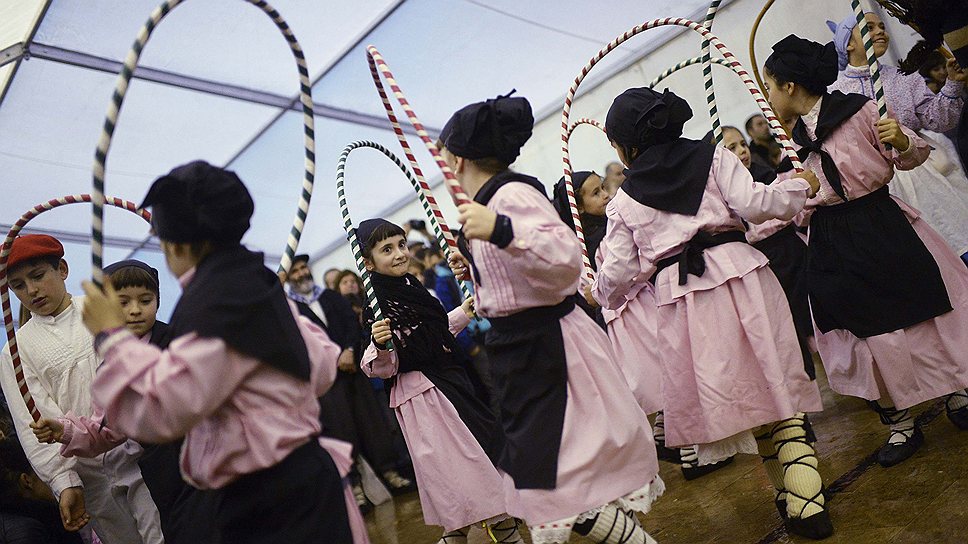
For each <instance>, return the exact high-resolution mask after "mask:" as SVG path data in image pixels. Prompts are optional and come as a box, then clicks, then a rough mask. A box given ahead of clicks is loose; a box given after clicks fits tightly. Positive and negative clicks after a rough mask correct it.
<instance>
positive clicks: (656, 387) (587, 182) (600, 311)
mask: <svg viewBox="0 0 968 544" xmlns="http://www.w3.org/2000/svg"><path fill="white" fill-rule="evenodd" d="M571 177H572V183H573V185H574V187H576V191H575V200H576V201H577V204H578V212H579V214H581V215H580V217H581V224H582V229H583V232H584V234H585V246H586V248H587V249H588V257H589V259H591V262H592V268H594V269H595V270H598V264H599V263H600V262H602V261H603V260H604V255H603V254H602V253H600V252H599V251H598V249H599V246H600V244H601V243H602V239H603V238H604V237H605V226H606V223H607V219H606V217H605V208H606V206H607V205H608V203H609V202H610V201H611V200H612V195H611V194H609V193H608V191H603V190H602V189H604V184H603V182H602V180H601V178H600V177H599V176H598V175H597V174H595V173H594V172H587V171H581V172H575V173H573V174H572V176H571ZM623 179H624V176H623ZM619 187H621V185H619ZM554 205H555V209H556V210H557V211H558V215H559V217H561V220H562V221H564V222H565V224H566V225H568V226H569V227H571V228H572V230H574V228H575V225H574V219H573V218H572V215H571V208H570V206H569V204H568V195H567V193H566V189H565V178H561V179H559V180H558V183H557V184H555V189H554ZM635 291H636V292H635V294H638V291H645V292H644V293H643V294H642V297H641V299H640V301H639V302H636V303H632V304H623V305H622V306H621V307H620V308H618V309H617V310H608V309H604V308H601V307H598V306H597V305H591V304H589V303H588V302H587V301H586V300H585V299H584V297H581V298H579V299H578V304H579V306H581V307H582V309H584V310H585V311H586V312H587V313H589V315H590V316H591V317H592V318H593V319H596V321H599V322H600V324H601V323H604V324H605V330H606V332H608V338H609V340H610V342H611V345H612V350H613V351H614V353H615V356H616V359H615V360H616V361H617V362H618V364H619V365H618V366H619V369H621V371H622V374H623V375H624V376H625V381H626V382H628V384H629V387H630V388H631V389H632V394H633V395H634V396H635V400H636V401H637V402H638V403H639V406H640V407H641V408H642V411H643V412H645V413H646V414H653V413H655V414H656V419H655V427H654V428H653V430H654V437H655V442H656V444H655V446H656V452H657V453H658V456H659V459H664V460H666V461H670V462H674V463H682V457H683V455H682V454H680V450H678V449H670V448H667V447H666V445H665V425H664V419H663V415H662V412H661V411H660V410H661V409H662V387H661V385H662V381H661V380H662V372H661V370H660V369H659V352H658V349H657V348H658V343H659V340H658V338H657V334H658V331H657V330H656V322H655V310H654V308H655V304H653V302H654V300H650V299H649V297H651V294H652V284H650V283H649V282H648V281H643V282H642V283H641V285H639V287H638V289H636V290H635ZM628 300H629V302H632V301H633V300H635V297H634V296H630V297H629V299H628ZM683 453H684V454H685V457H686V458H687V460H691V455H693V454H694V453H695V452H694V450H692V449H690V450H689V451H685V452H683ZM700 470H702V471H703V473H708V472H707V471H709V468H708V467H704V468H703V469H700V468H699V466H698V464H694V463H688V462H687V464H684V465H682V471H683V475H684V476H685V477H686V479H687V480H693V479H695V478H698V477H699V476H701V475H702V474H699V471H700Z"/></svg>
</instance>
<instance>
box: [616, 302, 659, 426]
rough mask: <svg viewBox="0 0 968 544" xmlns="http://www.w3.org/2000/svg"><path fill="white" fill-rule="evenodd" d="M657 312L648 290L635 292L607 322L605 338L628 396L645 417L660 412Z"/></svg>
mask: <svg viewBox="0 0 968 544" xmlns="http://www.w3.org/2000/svg"><path fill="white" fill-rule="evenodd" d="M657 314H658V310H657V309H656V307H655V295H654V294H653V293H652V289H651V288H650V287H648V286H647V287H645V288H643V289H642V290H641V291H639V292H638V293H637V294H636V295H635V296H634V297H632V300H630V301H629V302H627V303H626V304H625V307H624V308H623V309H621V310H619V312H617V315H616V317H615V318H614V319H613V320H612V321H609V322H608V338H609V340H611V343H612V351H614V352H615V362H616V363H618V367H619V369H620V370H621V371H622V375H623V376H625V381H626V382H628V384H629V388H630V389H631V390H632V395H633V396H635V400H636V402H638V403H639V406H640V407H641V408H642V411H643V412H645V413H646V414H651V413H654V412H658V411H659V410H661V409H662V368H661V359H660V357H659V339H658V329H657V327H658V324H657V322H656V319H657Z"/></svg>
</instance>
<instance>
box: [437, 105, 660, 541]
mask: <svg viewBox="0 0 968 544" xmlns="http://www.w3.org/2000/svg"><path fill="white" fill-rule="evenodd" d="M533 123H534V118H533V117H532V115H531V106H530V104H529V103H528V101H527V100H526V99H524V98H509V97H507V96H502V97H498V98H496V99H492V100H487V101H486V102H478V103H476V104H471V105H469V106H466V107H464V108H462V109H460V110H459V111H458V112H457V113H455V114H454V115H453V116H452V117H451V118H450V120H449V121H448V122H447V124H446V125H445V127H444V130H443V132H442V133H441V137H440V141H439V142H438V147H440V148H441V152H442V154H443V156H444V159H445V160H446V161H447V164H448V165H449V166H450V168H451V170H453V172H454V174H455V175H456V176H457V179H458V180H459V181H460V183H461V185H462V186H463V188H464V190H465V191H467V193H468V195H470V196H472V197H473V199H474V202H473V203H470V204H464V205H462V206H460V207H459V210H460V222H461V223H462V224H463V226H464V227H463V237H464V238H465V239H466V240H467V246H466V247H467V248H468V249H469V252H468V255H469V256H470V259H471V261H470V264H471V265H472V267H471V269H472V270H473V277H474V283H475V297H476V298H475V300H476V306H477V310H478V313H479V314H481V315H483V316H485V317H487V318H488V319H490V321H491V325H492V328H491V330H490V331H489V332H488V336H487V344H486V346H487V349H488V356H489V357H490V361H491V372H492V374H493V380H494V383H495V389H496V393H497V396H498V398H499V399H500V407H501V410H500V422H501V425H502V427H503V430H504V435H505V439H506V443H505V445H504V448H503V450H502V451H501V453H500V457H499V458H498V461H497V467H498V468H499V469H501V470H502V471H503V472H504V473H505V485H504V489H505V497H506V499H507V508H508V513H509V514H511V515H513V516H515V517H519V518H523V519H524V520H525V521H526V522H527V523H528V526H529V529H530V532H531V535H532V541H533V542H535V543H549V542H566V541H567V540H568V538H569V534H570V532H571V531H572V530H575V531H576V532H578V533H580V534H583V535H588V536H589V537H591V539H592V540H593V541H594V542H607V543H618V542H622V543H635V544H642V543H643V542H654V541H653V539H652V538H651V537H649V536H648V534H646V532H645V531H644V530H643V529H642V528H641V527H639V526H638V525H637V523H636V522H635V518H634V515H633V514H631V513H629V515H628V516H627V515H626V514H625V513H624V512H623V510H625V509H627V510H635V511H639V512H643V513H645V512H647V511H648V510H649V509H650V507H651V504H652V501H653V500H654V499H655V498H656V497H658V496H659V495H661V494H662V491H663V489H664V484H663V483H662V480H661V479H660V478H659V477H658V462H657V461H656V458H655V444H654V442H653V441H652V432H651V430H650V429H649V424H648V420H647V419H646V418H645V417H644V414H643V413H642V410H641V408H639V406H638V405H637V404H636V402H635V398H634V397H633V396H632V393H631V391H630V390H629V386H628V384H627V383H626V382H625V380H624V378H623V377H622V374H621V372H620V371H619V370H618V368H616V365H615V363H614V360H615V357H614V354H613V353H612V350H611V347H610V345H609V342H608V337H607V336H606V335H605V333H604V332H602V331H601V329H599V328H598V327H596V326H595V324H594V322H593V321H592V320H591V319H590V318H589V317H588V316H587V315H586V314H585V312H583V311H581V310H577V311H576V309H575V302H574V295H575V293H576V292H577V290H578V282H579V276H580V271H581V270H580V269H581V252H580V248H579V245H578V239H577V238H576V237H575V234H574V232H573V231H572V230H570V229H569V228H568V226H567V225H565V224H564V223H562V221H561V219H560V218H559V217H558V215H557V214H556V213H555V210H554V207H553V206H552V205H551V203H550V202H549V201H548V198H547V196H545V193H544V186H543V185H542V184H541V182H539V181H538V180H537V179H535V178H533V177H530V176H526V175H523V174H518V173H516V172H513V171H511V170H510V169H508V166H509V165H510V164H511V163H512V162H513V161H514V159H515V158H516V157H517V156H518V154H519V152H520V149H521V146H522V145H524V142H525V141H527V140H528V138H529V137H530V136H531V130H532V125H533ZM452 264H453V267H454V269H455V270H454V271H455V273H457V275H458V277H467V273H468V271H469V269H468V262H467V260H466V258H463V257H460V256H456V255H455V256H454V257H453V258H452Z"/></svg>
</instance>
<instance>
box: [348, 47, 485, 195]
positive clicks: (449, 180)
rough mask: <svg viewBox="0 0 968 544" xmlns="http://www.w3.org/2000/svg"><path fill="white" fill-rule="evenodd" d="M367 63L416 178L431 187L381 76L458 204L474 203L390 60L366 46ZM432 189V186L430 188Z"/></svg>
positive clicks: (375, 49)
mask: <svg viewBox="0 0 968 544" xmlns="http://www.w3.org/2000/svg"><path fill="white" fill-rule="evenodd" d="M366 60H367V62H368V63H369V64H370V75H371V76H373V84H374V85H376V90H377V92H378V93H380V99H381V100H382V101H383V107H384V109H386V114H387V119H389V120H390V125H391V126H392V127H393V132H394V134H396V135H397V140H399V141H400V146H401V147H403V152H404V154H405V155H406V156H407V160H408V161H410V166H411V168H413V173H414V175H416V176H417V179H418V180H420V182H421V184H423V185H427V182H426V180H425V179H424V175H423V172H422V171H421V170H420V165H419V164H417V158H416V157H415V156H414V154H413V150H412V149H410V144H409V143H407V137H406V135H405V134H404V133H403V129H401V128H400V123H399V122H398V121H397V116H396V114H394V113H393V105H392V104H391V103H390V98H389V96H388V95H387V92H386V88H385V87H384V85H383V81H382V80H381V78H380V76H381V75H382V76H383V78H385V79H386V80H387V84H389V85H390V90H391V91H392V92H393V96H394V97H395V98H396V99H397V102H399V103H400V107H402V108H403V111H404V113H406V115H407V118H408V119H409V120H410V124H411V125H413V128H414V130H416V131H417V136H419V137H420V139H421V140H423V143H424V145H426V146H427V151H429V152H430V154H431V155H432V156H433V157H434V161H435V162H436V163H437V166H438V167H439V168H440V171H441V172H442V173H443V174H444V182H445V183H446V184H447V189H448V191H450V196H451V198H453V199H454V204H455V205H457V206H460V205H461V204H468V203H470V202H471V199H470V197H468V196H467V194H465V193H464V189H463V188H462V187H461V186H460V183H459V182H458V181H457V177H456V176H454V173H453V172H451V171H450V168H449V167H448V166H447V162H445V161H444V158H443V157H442V156H441V155H440V150H438V149H437V144H436V142H434V141H433V140H431V139H430V135H429V134H427V130H426V129H425V128H424V126H423V123H421V122H420V119H418V118H417V114H416V113H414V111H413V108H412V107H410V102H408V101H407V97H406V96H404V94H403V91H402V90H400V86H399V85H398V84H397V80H396V79H394V77H393V73H392V72H390V67H389V66H387V63H386V61H385V60H384V59H383V55H381V54H380V52H379V51H378V50H377V48H376V47H374V46H372V45H368V46H367V47H366ZM427 187H429V185H427ZM431 202H432V203H433V206H435V207H436V204H437V203H436V201H433V200H432V201H431ZM434 212H435V213H437V214H439V210H438V209H436V208H434Z"/></svg>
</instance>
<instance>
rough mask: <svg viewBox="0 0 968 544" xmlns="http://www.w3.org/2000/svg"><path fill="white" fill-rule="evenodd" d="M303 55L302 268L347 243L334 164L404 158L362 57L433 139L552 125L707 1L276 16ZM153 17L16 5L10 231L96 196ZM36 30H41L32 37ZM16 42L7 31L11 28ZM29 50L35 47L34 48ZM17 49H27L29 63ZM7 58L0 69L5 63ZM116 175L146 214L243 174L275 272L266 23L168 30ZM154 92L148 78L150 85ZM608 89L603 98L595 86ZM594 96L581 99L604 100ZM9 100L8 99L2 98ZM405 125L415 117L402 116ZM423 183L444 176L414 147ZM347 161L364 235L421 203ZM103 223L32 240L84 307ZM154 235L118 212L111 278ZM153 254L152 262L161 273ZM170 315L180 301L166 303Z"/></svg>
mask: <svg viewBox="0 0 968 544" xmlns="http://www.w3.org/2000/svg"><path fill="white" fill-rule="evenodd" d="M272 3H273V5H274V6H275V7H276V8H277V9H278V11H279V12H280V13H281V14H282V15H283V16H284V17H285V18H286V20H287V21H288V23H289V24H290V26H291V27H292V29H293V31H294V33H295V35H296V36H297V38H298V39H299V40H300V43H301V44H302V47H303V49H304V51H305V53H306V58H307V62H308V65H309V69H310V75H311V77H312V79H313V81H314V87H313V94H314V96H313V98H314V101H315V102H316V104H317V108H316V112H317V115H316V146H317V154H316V157H317V175H316V187H315V192H314V198H313V201H312V206H311V210H310V214H309V220H308V223H307V226H306V230H305V232H304V236H303V240H302V243H301V246H300V251H302V252H306V253H310V254H319V253H320V252H322V251H323V250H325V249H326V248H328V247H332V245H333V244H334V243H339V242H340V241H341V240H343V232H342V228H341V222H340V220H339V215H338V210H337V206H336V199H335V190H334V173H335V166H336V161H337V158H338V156H339V153H340V151H341V150H342V148H343V147H344V146H345V145H346V144H347V143H349V142H350V141H353V140H359V139H372V140H375V141H377V142H380V143H382V144H384V145H387V146H388V147H389V148H390V149H393V150H395V151H396V150H399V145H398V144H397V143H396V140H395V138H394V136H393V134H392V132H390V131H389V130H388V128H389V127H388V125H387V123H386V121H385V119H384V118H383V111H382V105H381V103H380V100H379V97H378V95H377V94H376V92H375V89H374V87H373V83H372V81H371V79H370V74H369V68H368V66H367V63H366V59H365V55H364V47H365V45H367V44H371V43H372V44H374V45H376V46H377V47H378V48H379V49H380V50H381V52H382V53H383V55H384V56H385V58H386V59H387V62H388V64H389V65H390V67H391V68H392V70H393V71H394V75H395V76H396V77H397V81H398V82H399V83H400V85H401V86H402V87H403V89H404V90H405V92H407V94H408V97H409V99H410V101H411V103H412V104H413V107H414V109H415V110H416V111H417V113H418V114H419V115H420V116H421V119H422V121H423V122H424V123H425V124H426V125H427V126H428V128H431V129H432V128H433V127H440V126H441V125H442V124H443V123H444V122H445V121H446V120H447V118H448V116H449V115H450V113H451V112H452V111H454V110H455V109H457V108H459V107H460V106H462V105H464V104H466V103H469V102H472V101H476V100H480V99H483V98H486V97H489V96H494V95H496V94H499V93H505V92H507V91H509V90H510V89H511V88H516V89H517V90H518V93H519V94H520V95H523V96H526V97H528V98H529V99H530V100H531V101H532V104H533V105H534V108H535V110H536V112H537V113H538V115H539V117H540V116H541V115H543V114H546V113H551V112H553V111H557V110H558V108H559V107H560V104H561V99H562V97H563V95H564V92H565V91H566V90H567V87H568V85H569V83H570V81H571V79H572V78H573V77H574V75H575V74H576V73H577V71H578V70H579V69H580V68H581V66H582V65H583V64H584V63H585V62H586V61H587V59H588V58H590V57H591V56H592V55H593V54H594V53H595V52H596V51H597V50H598V49H599V48H600V47H601V46H602V45H603V44H604V43H606V42H607V41H608V40H610V39H612V38H613V37H614V36H615V35H616V34H618V33H620V32H622V31H624V30H626V29H627V28H628V27H629V26H631V24H632V23H633V22H636V21H643V20H647V19H651V18H656V17H666V16H676V15H678V16H687V17H688V16H696V15H697V14H700V13H702V11H703V10H704V9H705V6H706V4H707V2H706V1H705V0H650V1H649V2H641V1H638V0H603V1H601V2H594V3H591V2H587V1H584V0H563V1H561V0H540V1H532V2H520V1H514V0H406V1H402V0H354V1H353V2H343V1H332V0H330V1H319V0H275V1H273V2H272ZM156 5H157V0H99V1H98V2H88V1H83V0H54V1H53V2H48V3H45V2H41V1H37V0H34V1H20V0H17V1H11V2H9V3H8V4H6V5H5V6H4V7H3V8H0V14H2V15H10V14H16V15H17V17H16V21H14V18H12V17H7V18H6V19H5V20H6V21H7V23H6V24H5V25H0V39H2V40H4V41H3V42H0V50H4V49H5V48H8V46H11V49H10V50H12V51H14V52H16V51H17V49H18V47H19V49H20V50H26V51H27V53H28V54H27V55H25V56H23V57H21V58H19V59H17V60H15V61H14V62H8V63H7V64H6V65H5V66H3V67H2V68H0V82H2V81H3V79H2V77H3V74H4V73H8V72H9V73H13V74H14V75H13V77H12V79H11V80H10V82H9V84H8V85H7V88H6V91H5V92H4V93H3V94H2V95H0V96H2V102H0V180H2V189H3V198H2V199H0V223H2V224H4V225H9V224H11V223H13V222H14V221H15V220H16V219H17V217H19V215H20V214H21V213H23V212H24V211H25V210H27V209H28V208H29V207H31V206H33V205H34V204H36V203H38V202H40V201H43V200H47V199H49V198H54V197H58V196H62V195H66V194H73V193H82V192H88V191H89V190H90V184H91V181H90V179H91V174H90V171H91V164H92V159H93V155H94V146H95V143H96V139H97V137H98V135H99V132H100V127H101V124H102V122H103V117H104V113H105V111H106V108H107V104H108V100H109V98H110V96H111V92H112V90H113V88H114V84H115V80H116V72H117V70H118V69H119V68H120V61H121V60H123V58H124V56H125V55H126V54H127V51H128V48H129V47H130V45H131V43H132V42H133V40H134V37H135V36H136V34H137V32H138V30H139V29H140V28H141V25H142V24H143V23H144V21H145V20H146V19H147V17H148V15H149V14H150V12H151V11H152V9H154V8H155V7H156ZM35 22H36V25H34V24H33V23H35ZM8 27H9V28H8ZM670 32H675V31H674V30H672V31H669V32H666V31H655V32H650V33H648V35H647V36H644V37H642V38H641V39H637V40H635V41H634V43H630V44H629V46H627V47H625V48H623V49H622V50H620V51H617V52H616V53H615V54H613V55H609V56H608V57H607V58H606V60H605V61H603V62H602V63H601V64H600V67H599V68H597V69H596V76H595V79H596V80H599V81H600V80H604V79H606V78H607V77H608V76H609V75H611V74H614V73H615V72H616V71H617V70H620V69H622V68H624V67H625V66H628V65H629V64H631V63H632V62H633V61H634V60H636V59H638V58H641V57H642V55H644V54H645V53H646V52H648V51H650V50H652V49H654V48H655V47H656V46H657V44H659V43H661V42H662V41H664V40H666V39H668V38H669V36H670ZM31 36H32V39H31ZM18 43H19V44H20V45H19V46H18ZM2 59H3V57H2V56H0V62H4V61H3V60H2ZM140 67H141V68H142V69H145V70H143V71H142V72H140V73H138V74H136V80H135V81H134V82H133V84H132V85H131V88H130V90H129V92H128V94H127V98H126V101H125V103H124V106H123V109H122V112H121V116H120V121H119V123H118V128H117V130H116V132H115V137H114V140H113V145H112V149H111V153H110V155H109V159H108V168H107V176H106V186H107V193H108V194H109V195H113V196H118V197H122V198H126V199H129V200H132V201H135V202H138V201H140V199H141V197H142V196H143V195H144V193H145V191H146V189H147V187H148V185H149V184H150V183H151V181H152V180H153V179H154V178H155V177H157V176H158V175H160V174H162V173H164V172H167V171H168V170H169V169H171V168H172V167H173V166H176V165H178V164H180V163H183V162H186V161H189V160H194V159H199V158H201V159H205V160H207V161H209V162H212V163H214V164H218V165H225V166H228V167H230V168H232V169H234V170H235V171H236V172H238V174H239V175H240V176H241V178H242V179H243V180H244V181H245V182H246V184H247V185H248V187H249V189H250V190H251V192H252V193H253V196H254V198H255V200H256V213H255V217H254V219H253V229H252V230H251V231H250V234H249V235H248V237H247V238H246V240H245V241H246V243H248V244H249V245H250V247H253V248H256V249H259V250H262V251H265V252H266V253H267V254H268V255H276V256H278V255H279V254H280V253H281V251H282V249H283V247H284V244H285V238H286V234H287V233H288V230H289V225H290V224H291V221H292V217H293V214H294V212H295V205H296V202H297V198H298V195H299V188H300V183H301V179H302V169H303V161H302V154H303V150H302V129H301V115H300V114H299V113H298V112H296V111H294V110H292V109H291V108H290V107H287V106H290V105H291V103H292V102H293V101H294V99H295V97H296V89H297V88H298V87H297V75H296V70H295V65H294V62H293V60H292V56H291V53H290V52H289V50H288V47H287V45H286V43H285V41H284V40H283V39H282V36H281V35H280V34H279V32H278V30H277V29H276V28H275V26H274V25H273V24H272V22H271V21H270V20H269V18H268V17H266V16H265V14H263V13H261V12H260V10H258V9H257V8H255V7H253V6H250V5H247V4H246V3H245V2H242V1H241V0H205V1H201V0H189V1H186V2H185V3H184V5H181V6H178V7H177V8H175V10H174V11H173V12H172V13H171V14H170V15H169V16H168V17H166V18H165V20H164V21H162V23H161V24H160V25H159V27H158V29H157V30H156V31H155V32H154V34H153V35H152V38H151V40H150V42H149V43H148V45H147V47H146V48H145V51H144V54H143V55H142V59H141V63H140ZM139 76H140V78H139ZM593 82H594V81H592V83H593ZM592 87H593V85H592V84H591V83H589V84H586V85H585V86H583V90H588V89H590V88H592ZM0 89H3V86H2V85H0ZM401 113H402V112H401ZM413 147H414V148H415V149H416V150H417V152H418V159H419V160H420V161H421V164H422V166H423V167H424V169H425V172H426V173H427V174H428V175H433V174H435V173H436V167H435V166H434V163H433V162H432V161H431V160H430V156H429V154H428V153H427V152H426V151H425V150H424V149H423V146H422V145H421V144H420V143H419V141H417V140H416V139H415V138H414V141H413ZM360 155H362V158H355V156H354V160H351V161H350V166H349V169H348V173H347V184H348V194H349V199H350V201H351V205H352V208H353V213H354V216H355V217H356V218H358V219H359V218H363V217H367V216H374V215H377V214H385V213H388V212H389V211H390V210H392V209H393V208H394V207H397V206H399V205H400V203H401V202H402V201H406V199H407V198H408V197H410V196H412V189H411V188H410V187H409V185H408V183H406V181H405V180H404V179H403V178H402V177H401V175H400V173H399V171H397V170H396V167H395V166H393V165H392V164H391V163H389V161H386V160H384V159H382V158H380V157H377V155H369V154H366V153H360ZM89 213H90V212H89V207H87V206H70V207H68V208H63V209H61V210H56V211H53V212H50V213H47V214H45V215H44V216H42V217H40V218H38V219H37V220H36V221H33V222H32V223H31V227H35V228H39V229H52V230H57V231H61V232H65V233H74V235H75V238H76V239H77V241H76V242H73V243H70V244H68V258H69V260H70V262H71V263H73V265H74V269H75V271H76V273H75V274H73V281H72V286H71V287H72V289H74V290H76V289H77V282H78V281H79V280H80V278H81V277H83V276H85V275H86V262H87V261H88V259H89V258H88V256H87V252H88V248H87V245H86V244H85V243H84V241H83V238H84V236H86V233H87V232H88V231H89V229H90V226H89ZM147 231H148V229H147V225H146V224H145V223H144V222H143V221H141V220H140V219H138V218H136V217H134V216H133V215H132V214H128V213H122V212H109V214H108V217H107V220H106V233H107V235H108V236H111V237H112V240H113V241H114V243H113V245H112V247H109V248H108V251H107V255H106V259H107V260H108V261H111V260H114V259H117V258H122V257H124V256H125V255H127V254H129V253H131V248H130V247H129V246H132V245H136V244H138V243H140V242H142V241H143V239H144V238H145V236H146V234H147ZM152 247H153V246H152V245H151V244H148V246H147V249H143V250H141V251H139V252H137V254H138V256H139V257H140V258H144V259H145V260H150V261H153V262H155V263H156V264H158V265H159V266H160V265H161V264H162V263H161V260H160V256H159V255H157V252H156V251H153V250H152V249H151V248H152ZM173 298H174V297H169V299H168V301H169V302H170V301H171V299H173Z"/></svg>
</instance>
